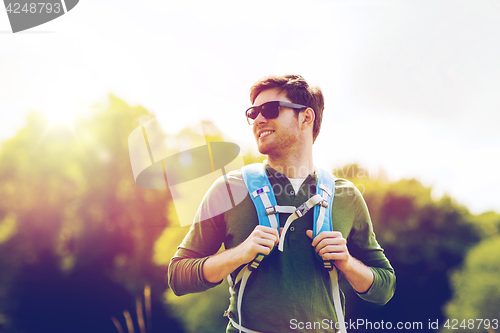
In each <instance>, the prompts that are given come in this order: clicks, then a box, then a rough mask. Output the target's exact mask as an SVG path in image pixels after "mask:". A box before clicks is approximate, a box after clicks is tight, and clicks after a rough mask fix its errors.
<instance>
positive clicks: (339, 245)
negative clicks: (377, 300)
mask: <svg viewBox="0 0 500 333" xmlns="http://www.w3.org/2000/svg"><path fill="white" fill-rule="evenodd" d="M306 234H307V236H308V237H309V238H311V239H312V238H313V231H312V230H307V231H306ZM311 245H312V246H315V247H316V252H317V253H318V254H319V255H320V256H321V257H322V258H323V259H326V260H335V261H334V262H333V264H334V265H335V266H336V267H337V268H338V269H340V270H341V271H342V273H343V274H344V275H345V277H346V279H347V280H348V281H349V283H350V284H351V285H352V287H353V288H354V289H355V290H356V291H357V292H359V293H364V292H366V291H368V289H369V288H370V287H371V285H372V283H373V279H374V276H373V272H372V270H371V269H370V268H369V267H368V266H366V265H365V264H363V263H362V262H361V261H359V260H357V259H356V258H354V257H352V256H351V255H350V254H349V250H348V249H347V241H346V240H345V238H344V237H343V236H342V234H341V233H340V232H338V231H323V232H321V233H320V234H319V235H317V236H316V237H314V239H313V241H312V244H311Z"/></svg>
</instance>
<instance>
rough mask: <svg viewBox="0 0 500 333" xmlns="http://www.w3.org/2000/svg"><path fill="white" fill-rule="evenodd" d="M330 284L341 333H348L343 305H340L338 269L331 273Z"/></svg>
mask: <svg viewBox="0 0 500 333" xmlns="http://www.w3.org/2000/svg"><path fill="white" fill-rule="evenodd" d="M330 282H331V285H332V296H333V307H334V308H335V314H336V315H337V322H338V323H339V326H340V333H346V332H347V331H346V328H345V321H344V314H343V312H342V305H341V304H340V289H339V281H338V275H337V270H336V269H332V270H331V271H330Z"/></svg>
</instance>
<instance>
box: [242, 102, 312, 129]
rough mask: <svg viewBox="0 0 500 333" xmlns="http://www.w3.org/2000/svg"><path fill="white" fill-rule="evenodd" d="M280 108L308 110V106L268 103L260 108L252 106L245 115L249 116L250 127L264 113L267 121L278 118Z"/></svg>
mask: <svg viewBox="0 0 500 333" xmlns="http://www.w3.org/2000/svg"><path fill="white" fill-rule="evenodd" d="M280 106H283V107H286V108H291V109H295V110H300V109H307V106H304V105H300V104H294V103H289V102H282V101H272V102H267V103H264V104H262V105H259V106H252V107H251V108H248V110H246V111H245V115H246V116H247V121H248V123H249V124H250V125H252V124H253V123H254V120H255V118H257V116H258V115H259V113H262V116H264V118H266V119H274V118H277V117H278V116H279V114H280Z"/></svg>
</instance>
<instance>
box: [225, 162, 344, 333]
mask: <svg viewBox="0 0 500 333" xmlns="http://www.w3.org/2000/svg"><path fill="white" fill-rule="evenodd" d="M316 170H317V173H318V178H317V179H318V181H317V184H316V194H315V195H313V196H312V197H311V198H309V199H308V200H307V201H306V202H304V203H303V204H302V205H300V206H299V207H294V206H278V205H277V203H276V197H275V196H274V192H273V188H272V186H271V183H270V182H269V179H268V178H267V174H266V170H265V166H264V165H263V164H261V163H257V164H251V165H246V166H244V167H243V168H242V169H241V172H242V175H243V180H244V182H245V185H246V187H247V189H248V193H249V194H250V198H251V199H252V201H253V203H254V205H255V208H256V210H257V216H258V218H259V224H260V225H263V226H266V227H271V228H274V229H277V230H278V233H279V231H280V227H279V215H278V214H280V213H288V214H290V216H289V217H288V218H287V220H286V222H285V225H284V227H283V231H282V232H281V235H280V241H279V245H278V250H279V251H282V252H283V246H284V239H285V236H286V233H287V231H288V228H289V227H290V225H291V224H292V222H293V221H295V220H296V219H298V218H300V217H302V216H304V215H305V214H306V213H307V212H308V211H309V210H310V209H311V208H313V207H314V220H313V221H314V223H313V238H314V237H316V236H317V235H318V234H319V233H321V232H323V231H332V230H333V226H332V203H333V197H334V195H335V177H334V176H333V175H332V174H331V173H329V172H327V171H325V170H323V169H319V168H317V169H316ZM265 257H266V255H265V254H263V253H259V254H257V255H256V257H255V259H254V260H252V261H251V262H250V263H249V264H247V265H246V266H245V267H243V269H241V271H240V272H239V273H238V275H237V277H236V279H235V280H234V281H232V280H231V275H229V276H228V280H229V285H230V287H229V288H230V290H231V291H232V290H233V289H234V287H235V286H236V284H238V283H240V287H239V291H238V301H237V309H238V319H239V323H236V322H235V321H234V320H233V319H232V318H231V316H230V315H229V313H228V312H226V314H227V315H228V317H229V320H230V321H231V324H232V325H233V326H234V327H235V328H237V329H239V331H240V333H241V332H248V333H258V332H257V331H253V330H250V329H248V328H245V327H243V326H241V303H242V300H243V293H244V290H245V286H246V283H247V281H248V277H249V276H250V274H251V273H252V271H254V270H256V269H257V268H258V267H259V264H260V262H261V261H262V260H263V259H264V258H265ZM323 264H324V266H325V268H326V269H327V270H328V271H329V273H330V281H331V285H332V293H333V300H334V308H335V313H336V315H337V321H338V323H339V326H340V327H339V328H340V331H341V332H342V333H345V332H346V330H345V323H344V316H343V313H342V307H341V304H340V290H339V286H338V275H337V270H336V269H334V266H333V262H332V261H330V260H324V261H323Z"/></svg>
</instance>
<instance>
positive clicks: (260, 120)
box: [254, 112, 267, 125]
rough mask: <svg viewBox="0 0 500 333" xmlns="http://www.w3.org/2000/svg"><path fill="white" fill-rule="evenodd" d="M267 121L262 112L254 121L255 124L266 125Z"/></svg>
mask: <svg viewBox="0 0 500 333" xmlns="http://www.w3.org/2000/svg"><path fill="white" fill-rule="evenodd" d="M266 121H267V119H266V118H265V117H264V116H263V115H262V112H259V114H258V115H257V117H256V118H255V119H254V124H257V125H258V124H260V123H265V122H266Z"/></svg>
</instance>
